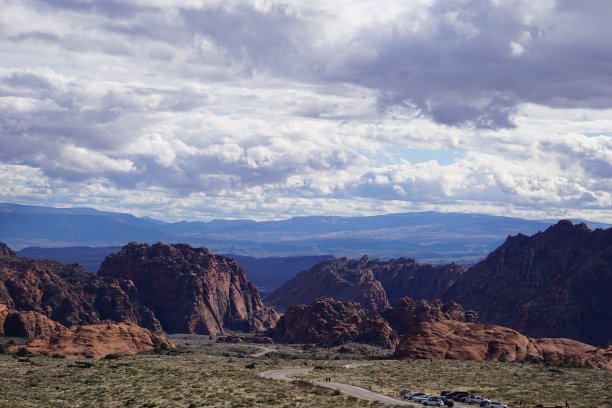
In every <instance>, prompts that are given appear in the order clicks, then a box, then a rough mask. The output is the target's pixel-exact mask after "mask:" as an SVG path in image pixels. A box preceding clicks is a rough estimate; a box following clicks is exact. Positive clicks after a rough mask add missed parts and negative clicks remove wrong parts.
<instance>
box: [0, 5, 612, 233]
mask: <svg viewBox="0 0 612 408" xmlns="http://www.w3.org/2000/svg"><path fill="white" fill-rule="evenodd" d="M611 17H612V1H610V0H580V1H576V0H559V1H548V0H526V1H510V0H489V1H485V0H481V1H476V0H465V1H434V0H410V1H399V0H397V1H383V0H363V1H357V0H350V1H349V0H335V1H329V0H308V1H288V2H281V1H266V0H235V1H234V0H224V1H214V0H211V1H199V0H184V1H176V0H152V1H146V0H120V1H117V2H113V1H87V0H50V1H32V0H0V180H2V182H1V183H0V198H1V200H0V201H3V202H16V203H22V204H38V205H49V206H91V207H95V208H98V209H106V210H114V211H127V212H132V213H134V214H137V215H149V216H152V217H156V218H160V219H165V220H177V219H189V220H195V219H205V220H206V219H212V218H253V219H278V218H287V217H291V216H296V215H309V214H336V215H356V214H379V213H388V212H406V211H413V210H439V211H465V212H484V213H491V214H504V215H516V216H523V217H533V218H543V217H544V218H559V217H570V216H571V217H583V218H586V219H591V220H599V221H604V222H610V221H611V220H612V164H611V163H612V42H611V40H610V39H611V38H612V24H611V23H610V18H611Z"/></svg>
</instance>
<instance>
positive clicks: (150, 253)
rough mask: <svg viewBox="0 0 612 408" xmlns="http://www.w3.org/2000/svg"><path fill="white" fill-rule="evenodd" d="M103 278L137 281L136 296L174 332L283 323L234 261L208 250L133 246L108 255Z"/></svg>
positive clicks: (258, 328)
mask: <svg viewBox="0 0 612 408" xmlns="http://www.w3.org/2000/svg"><path fill="white" fill-rule="evenodd" d="M98 275H99V276H101V277H107V278H116V279H125V280H129V281H131V282H133V285H134V287H135V290H134V295H133V296H134V297H135V298H136V299H137V300H138V302H139V304H141V305H143V306H145V307H147V308H148V309H150V310H152V311H153V313H154V315H155V316H156V317H157V319H159V321H160V322H161V325H162V327H163V329H164V330H165V331H167V332H170V333H199V334H213V335H217V334H223V333H224V332H225V328H229V329H233V330H243V331H252V330H256V331H262V330H265V329H268V328H270V327H273V326H274V324H275V322H276V320H277V319H278V315H277V314H276V312H275V311H274V310H273V309H270V308H267V307H266V306H265V305H264V303H263V301H262V300H261V298H260V296H259V292H258V291H257V288H256V287H255V286H254V285H253V284H251V283H250V282H248V281H247V279H246V276H245V273H244V271H243V270H242V269H241V268H239V267H238V265H237V264H236V262H235V261H233V260H232V259H230V258H226V257H223V256H218V255H213V254H211V253H210V252H209V251H208V250H207V249H206V248H193V247H191V246H189V245H186V244H176V245H166V244H162V243H158V244H155V245H148V244H136V243H131V244H129V245H126V246H124V247H123V248H122V249H121V251H119V252H118V253H116V254H113V255H110V256H109V257H107V258H106V259H105V260H104V262H103V263H102V266H101V267H100V271H99V272H98Z"/></svg>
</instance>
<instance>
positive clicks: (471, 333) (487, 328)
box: [393, 320, 612, 369]
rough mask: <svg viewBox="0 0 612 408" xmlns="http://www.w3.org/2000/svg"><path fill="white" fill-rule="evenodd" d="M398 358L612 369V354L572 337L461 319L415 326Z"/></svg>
mask: <svg viewBox="0 0 612 408" xmlns="http://www.w3.org/2000/svg"><path fill="white" fill-rule="evenodd" d="M393 357H394V358H399V359H453V360H496V361H534V360H546V361H548V362H552V363H572V364H577V365H587V366H590V367H594V368H605V369H612V353H611V352H610V351H609V350H603V349H599V348H596V347H594V346H590V345H588V344H584V343H579V342H577V341H574V340H569V339H531V338H528V337H526V336H524V335H522V334H520V333H518V332H517V331H515V330H512V329H509V328H506V327H501V326H495V325H482V324H477V323H464V322H458V321H450V320H447V321H438V322H424V323H419V324H417V325H416V326H413V327H412V329H411V330H409V331H408V332H407V333H406V335H405V336H404V337H402V339H401V342H400V344H399V345H398V346H397V348H396V349H395V352H394V354H393Z"/></svg>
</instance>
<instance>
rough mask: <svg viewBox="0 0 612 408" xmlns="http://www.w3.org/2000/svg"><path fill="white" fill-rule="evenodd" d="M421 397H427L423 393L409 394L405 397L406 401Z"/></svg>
mask: <svg viewBox="0 0 612 408" xmlns="http://www.w3.org/2000/svg"><path fill="white" fill-rule="evenodd" d="M421 395H425V394H423V393H422V392H409V393H407V394H405V395H404V399H407V400H412V397H420V396H421Z"/></svg>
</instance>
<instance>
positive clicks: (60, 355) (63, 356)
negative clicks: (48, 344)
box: [51, 353, 66, 358]
mask: <svg viewBox="0 0 612 408" xmlns="http://www.w3.org/2000/svg"><path fill="white" fill-rule="evenodd" d="M51 358H66V356H65V355H63V354H60V353H53V354H51Z"/></svg>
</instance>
